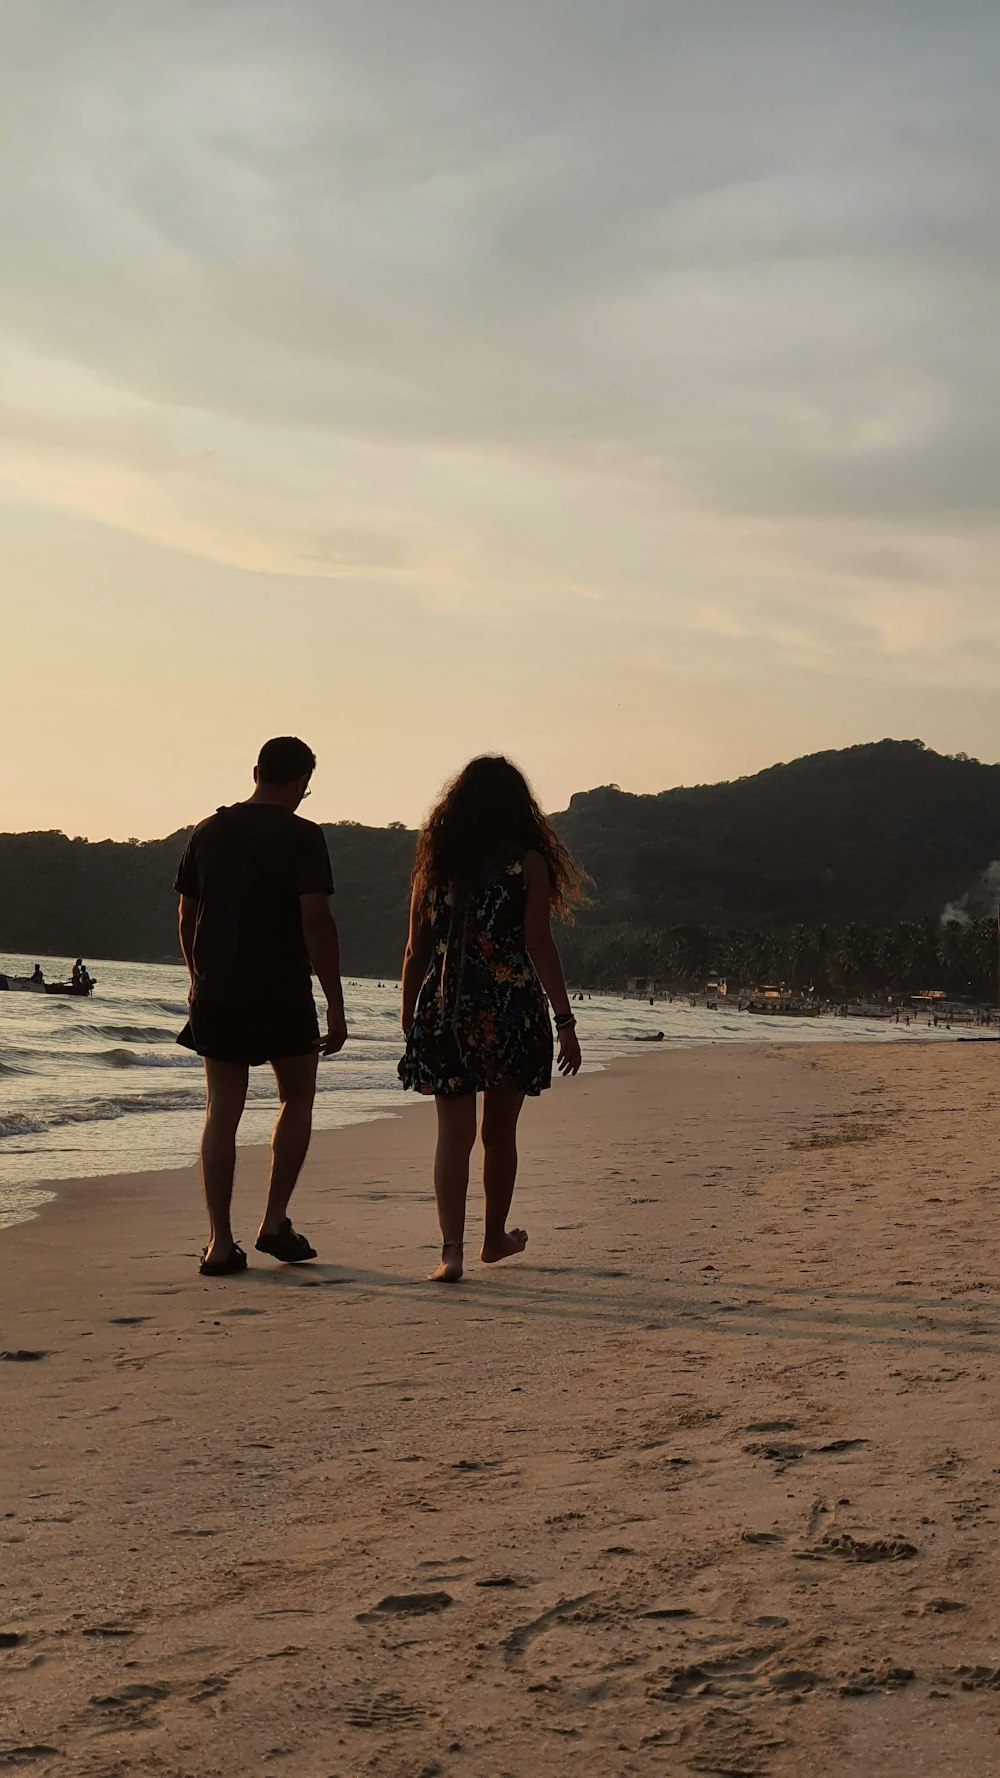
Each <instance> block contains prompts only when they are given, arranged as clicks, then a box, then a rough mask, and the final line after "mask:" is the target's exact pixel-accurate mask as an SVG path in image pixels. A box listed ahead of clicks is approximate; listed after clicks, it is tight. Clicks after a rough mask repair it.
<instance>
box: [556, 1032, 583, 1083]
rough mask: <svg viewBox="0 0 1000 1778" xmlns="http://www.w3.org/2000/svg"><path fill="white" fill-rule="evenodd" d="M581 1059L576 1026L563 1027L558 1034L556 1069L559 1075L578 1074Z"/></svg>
mask: <svg viewBox="0 0 1000 1778" xmlns="http://www.w3.org/2000/svg"><path fill="white" fill-rule="evenodd" d="M582 1059H583V1058H582V1057H581V1055H580V1039H579V1038H578V1037H577V1034H576V1026H575V1025H564V1026H563V1028H562V1030H561V1031H560V1032H559V1059H558V1068H559V1072H560V1074H579V1072H580V1063H581V1061H582Z"/></svg>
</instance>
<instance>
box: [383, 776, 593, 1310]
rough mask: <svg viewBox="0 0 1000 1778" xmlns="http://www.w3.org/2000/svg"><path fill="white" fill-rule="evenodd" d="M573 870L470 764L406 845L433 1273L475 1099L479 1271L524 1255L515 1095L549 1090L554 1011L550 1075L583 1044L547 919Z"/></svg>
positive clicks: (458, 1255) (464, 1167)
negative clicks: (431, 1125) (482, 1222)
mask: <svg viewBox="0 0 1000 1778" xmlns="http://www.w3.org/2000/svg"><path fill="white" fill-rule="evenodd" d="M579 883H580V877H579V872H578V871H577V870H576V867H575V866H574V864H573V861H572V859H571V858H570V855H569V853H568V852H567V850H566V848H565V846H564V845H563V843H562V841H561V840H560V839H559V837H558V835H557V834H556V833H554V832H553V830H552V828H551V827H550V826H549V823H548V822H547V821H546V819H545V816H544V815H543V814H542V812H541V810H540V809H539V807H538V804H537V803H536V801H535V799H534V797H533V796H532V793H531V791H530V789H529V787H528V785H527V784H526V783H525V780H524V779H523V778H522V776H521V774H520V772H519V771H518V770H517V768H516V766H512V765H511V763H510V761H509V760H506V759H497V758H494V757H492V756H487V757H483V758H481V759H474V760H472V761H471V763H470V764H469V765H467V766H466V768H465V770H464V771H463V772H460V773H459V775H458V777H457V778H456V779H455V780H454V781H453V782H452V783H451V784H449V785H448V787H447V788H446V790H445V792H444V794H443V796H442V797H441V800H440V802H439V803H438V804H437V807H436V808H435V809H434V810H432V812H431V814H430V816H429V817H428V820H427V822H426V825H425V826H424V829H423V831H422V833H421V835H420V838H419V840H418V842H417V857H416V865H415V868H414V872H413V896H412V899H411V903H410V937H409V942H408V944H407V947H406V956H405V959H404V962H403V1008H402V1017H403V1030H404V1032H405V1033H406V1054H405V1056H404V1057H403V1060H402V1061H401V1062H400V1064H399V1075H400V1079H401V1080H402V1082H403V1085H404V1087H413V1088H415V1089H416V1090H417V1092H421V1093H433V1094H434V1097H435V1100H436V1102H437V1115H438V1139H437V1152H436V1154H435V1157H434V1191H435V1195H436V1197H437V1207H438V1218H439V1221H440V1224H441V1241H442V1248H441V1264H440V1265H439V1266H438V1267H437V1270H436V1271H434V1272H432V1273H431V1277H432V1278H433V1279H435V1280H436V1281H438V1282H439V1283H442V1284H454V1283H456V1282H457V1280H458V1279H459V1278H461V1276H462V1251H463V1240H464V1236H465V1200H466V1196H467V1194H468V1189H469V1157H470V1155H471V1153H472V1148H473V1144H474V1143H475V1140H476V1094H477V1093H482V1094H483V1124H482V1138H483V1185H484V1187H485V1192H486V1233H485V1239H484V1241H483V1249H482V1258H483V1260H484V1261H485V1262H486V1264H487V1265H492V1264H494V1263H495V1262H496V1261H497V1260H500V1259H509V1258H510V1256H511V1255H512V1254H514V1253H523V1251H524V1248H525V1246H526V1244H527V1240H528V1237H527V1234H526V1233H525V1231H524V1229H519V1228H514V1229H508V1227H507V1216H508V1212H509V1210H510V1205H511V1199H512V1197H513V1195H514V1178H515V1175H516V1173H517V1120H518V1117H519V1116H520V1112H521V1106H522V1105H523V1103H524V1100H525V1096H526V1095H527V1096H530V1097H532V1098H533V1097H536V1096H537V1095H538V1094H539V1093H540V1092H542V1090H543V1089H544V1088H545V1087H547V1086H550V1085H551V1082H552V1031H551V1028H550V1025H549V1016H548V1007H547V1006H546V995H547V996H548V998H549V1001H551V1004H552V1010H553V1012H554V1014H555V1026H556V1033H557V1035H558V1039H559V1071H560V1073H561V1074H576V1073H577V1072H578V1070H579V1067H580V1045H579V1043H578V1042H577V1036H576V1020H575V1019H574V1017H573V1013H572V1012H571V1010H570V1004H569V995H568V994H567V992H566V983H565V981H564V979H563V972H562V964H561V963H560V961H559V952H558V951H557V950H556V947H555V943H554V941H553V938H552V932H551V926H550V915H551V913H552V910H553V909H555V910H556V911H557V912H559V913H565V912H567V911H568V909H569V906H570V904H571V903H572V902H573V901H575V900H578V899H579V893H580V890H579Z"/></svg>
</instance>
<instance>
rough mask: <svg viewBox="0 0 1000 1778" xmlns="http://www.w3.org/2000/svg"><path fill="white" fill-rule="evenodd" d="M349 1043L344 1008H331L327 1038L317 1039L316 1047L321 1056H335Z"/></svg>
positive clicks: (327, 1019)
mask: <svg viewBox="0 0 1000 1778" xmlns="http://www.w3.org/2000/svg"><path fill="white" fill-rule="evenodd" d="M346 1042H347V1020H346V1018H345V1016H344V1009H343V1007H342V1006H341V1007H339V1008H337V1009H334V1008H333V1007H331V1008H330V1010H329V1012H328V1013H327V1018H326V1036H325V1037H320V1038H317V1040H316V1047H317V1048H318V1050H319V1053H320V1055H321V1056H335V1055H337V1054H338V1052H339V1051H340V1050H342V1049H343V1047H344V1045H345V1043H346Z"/></svg>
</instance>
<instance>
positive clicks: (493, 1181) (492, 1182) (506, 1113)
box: [481, 1087, 528, 1265]
mask: <svg viewBox="0 0 1000 1778" xmlns="http://www.w3.org/2000/svg"><path fill="white" fill-rule="evenodd" d="M523 1104H524V1094H523V1093H519V1092H518V1091H517V1088H516V1087H490V1088H489V1089H488V1091H487V1092H486V1094H485V1095H484V1100H483V1188H484V1190H485V1193H486V1236H485V1239H484V1241H483V1251H482V1256H481V1257H482V1258H483V1259H484V1260H485V1262H486V1264H487V1265H494V1264H495V1263H496V1261H497V1260H498V1259H510V1257H511V1255H512V1254H515V1253H523V1252H524V1249H525V1247H526V1246H527V1244H528V1235H527V1231H526V1230H525V1229H508V1227H507V1218H508V1216H509V1214H510V1206H511V1201H512V1199H513V1196H514V1181H515V1179H516V1178H517V1120H518V1118H519V1117H520V1115H521V1106H522V1105H523Z"/></svg>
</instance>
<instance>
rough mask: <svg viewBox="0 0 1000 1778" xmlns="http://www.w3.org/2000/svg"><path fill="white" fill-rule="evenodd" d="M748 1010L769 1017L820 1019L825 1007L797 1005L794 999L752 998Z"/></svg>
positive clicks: (748, 1003)
mask: <svg viewBox="0 0 1000 1778" xmlns="http://www.w3.org/2000/svg"><path fill="white" fill-rule="evenodd" d="M746 1010H747V1012H753V1013H763V1014H764V1015H765V1016H766V1017H767V1018H769V1019H818V1018H819V1015H820V1013H821V1012H822V1010H823V1008H822V1007H821V1006H804V1005H796V1004H795V1002H794V1001H793V1000H750V1001H748V1002H747V1009H746Z"/></svg>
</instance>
